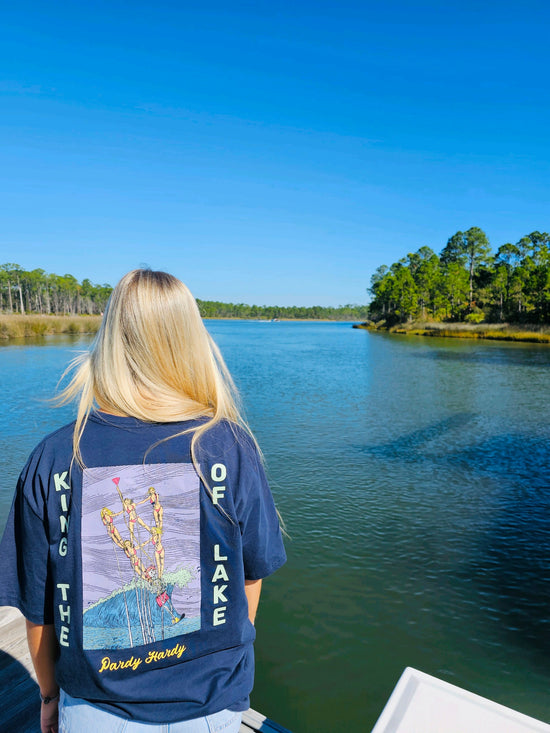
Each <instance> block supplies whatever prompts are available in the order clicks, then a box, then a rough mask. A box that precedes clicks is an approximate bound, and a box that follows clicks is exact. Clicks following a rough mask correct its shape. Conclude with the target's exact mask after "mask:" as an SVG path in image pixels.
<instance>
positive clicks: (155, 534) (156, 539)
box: [151, 527, 164, 578]
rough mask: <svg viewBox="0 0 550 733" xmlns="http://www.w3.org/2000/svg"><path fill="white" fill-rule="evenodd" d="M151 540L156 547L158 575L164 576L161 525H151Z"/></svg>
mask: <svg viewBox="0 0 550 733" xmlns="http://www.w3.org/2000/svg"><path fill="white" fill-rule="evenodd" d="M151 542H152V544H153V547H154V548H155V563H156V566H157V575H158V577H159V578H162V575H163V573H164V547H163V545H162V529H160V528H159V527H151Z"/></svg>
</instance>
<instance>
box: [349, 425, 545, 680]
mask: <svg viewBox="0 0 550 733" xmlns="http://www.w3.org/2000/svg"><path fill="white" fill-rule="evenodd" d="M475 418H476V416H475V415H473V414H470V413H464V414H459V415H455V416H452V417H450V418H447V419H445V420H441V421H437V422H434V423H432V424H431V425H428V426H427V427H424V428H422V429H420V430H416V431H413V432H410V433H406V434H404V435H401V436H399V437H398V438H396V439H395V440H392V441H390V442H388V443H385V444H382V445H375V446H361V447H359V448H358V449H359V450H360V451H361V452H362V453H364V454H368V455H370V456H372V457H374V458H376V459H381V460H383V461H384V464H386V465H387V464H388V463H389V462H398V463H407V464H414V463H417V464H419V466H420V465H421V466H424V467H425V465H426V464H429V465H430V468H431V467H432V466H433V474H434V476H444V477H447V476H451V475H452V476H453V480H454V481H455V482H457V480H458V483H455V489H456V494H457V496H454V497H453V498H452V499H449V504H448V506H446V507H445V506H443V505H442V504H440V505H439V506H440V507H442V509H441V510H440V511H443V510H444V511H446V512H447V514H448V513H449V512H450V523H449V524H450V526H449V527H448V529H447V530H446V531H447V533H448V534H447V539H448V541H449V545H450V547H451V546H453V543H457V544H458V543H461V546H460V549H459V551H458V555H457V557H456V558H455V562H456V566H455V572H456V575H455V578H456V580H457V581H458V582H459V583H463V584H464V587H465V588H467V589H468V593H471V592H472V590H474V589H475V592H474V594H473V596H474V597H475V599H476V602H477V603H478V606H479V609H480V613H481V618H482V624H487V625H488V626H490V625H493V627H494V625H495V624H497V625H498V632H499V634H504V635H506V636H509V637H510V640H511V642H512V643H513V644H514V645H516V646H517V647H520V648H523V649H524V650H525V651H528V652H529V653H530V655H531V656H532V658H533V660H534V661H536V663H537V665H539V664H540V665H541V667H542V666H544V667H546V666H547V660H548V654H550V614H549V612H548V599H549V598H550V488H549V476H550V444H549V443H548V442H547V441H546V440H545V439H543V438H540V439H539V438H536V437H532V436H525V435H522V434H521V433H512V432H510V433H504V434H500V435H496V436H494V437H491V438H489V439H486V440H480V441H479V442H478V443H475V444H469V445H467V446H463V447H460V448H459V449H456V450H450V451H449V452H444V453H439V452H434V451H433V448H432V447H430V446H428V445H427V443H428V442H429V441H432V440H433V439H434V438H440V439H443V440H444V434H445V433H446V432H448V431H450V430H455V429H457V428H458V429H464V428H465V427H467V426H469V425H471V423H472V421H473V420H474V419H475ZM457 477H458V478H457ZM413 480H414V479H413ZM461 485H462V486H463V487H464V490H463V491H462V492H461V488H460V487H461ZM440 488H441V495H442V497H443V495H445V491H446V489H447V488H448V487H447V486H446V485H445V486H444V485H443V484H442V485H441V486H440ZM472 500H473V501H475V502H479V505H480V513H479V516H475V515H474V516H473V518H472V520H471V526H469V527H468V530H469V532H471V534H470V533H469V534H468V540H467V543H465V541H464V538H457V533H460V529H454V528H453V527H452V526H451V525H452V523H453V522H452V512H453V510H454V509H455V508H456V509H458V510H459V511H460V510H461V509H463V507H464V505H465V504H466V503H467V502H469V501H472ZM419 501H420V502H422V496H420V497H419ZM426 501H429V498H428V497H427V496H426ZM442 501H445V499H443V498H442ZM447 518H448V519H449V516H447ZM453 533H455V534H454V535H453ZM460 553H462V554H460ZM445 582H446V580H445V579H444V578H442V579H441V584H442V585H443V584H444V583H445ZM441 590H442V591H444V590H448V589H445V588H442V589H441Z"/></svg>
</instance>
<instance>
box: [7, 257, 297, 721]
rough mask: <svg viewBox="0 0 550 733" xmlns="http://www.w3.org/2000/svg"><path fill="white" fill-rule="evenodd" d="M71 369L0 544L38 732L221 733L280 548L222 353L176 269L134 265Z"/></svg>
mask: <svg viewBox="0 0 550 733" xmlns="http://www.w3.org/2000/svg"><path fill="white" fill-rule="evenodd" d="M72 369H73V376H72V379H71V381H70V383H69V385H68V386H67V387H66V388H65V390H64V391H63V392H62V394H61V399H62V402H66V401H68V400H71V399H77V400H78V411H77V417H76V420H75V421H74V422H73V423H71V424H70V425H67V426H65V427H63V428H61V429H60V430H58V431H57V432H55V433H53V434H51V435H50V436H48V437H47V438H45V439H44V440H43V441H42V442H41V443H40V444H39V445H38V446H37V448H36V449H35V450H34V451H33V453H32V455H31V456H30V458H29V460H28V462H27V464H26V466H25V468H24V469H23V471H22V473H21V476H20V479H19V482H18V487H17V491H16V495H15V498H14V504H13V507H12V510H11V513H10V516H9V519H8V523H7V526H6V530H5V534H4V538H3V540H2V546H1V550H0V551H1V553H2V557H3V558H4V563H3V582H2V587H1V589H0V604H4V605H13V606H16V607H17V608H19V609H20V610H21V611H22V613H23V615H24V616H25V618H26V619H27V630H28V641H29V647H30V651H31V656H32V659H33V663H34V666H35V670H36V674H37V678H38V682H39V686H40V695H41V697H42V708H41V730H42V733H55V732H56V731H57V730H58V726H59V731H60V732H61V733H73V732H75V733H88V732H92V731H93V733H97V731H102V733H104V732H108V731H127V733H133V732H134V731H135V733H138V731H139V732H143V733H144V732H145V731H150V733H154V732H155V731H157V730H158V731H160V730H163V731H168V730H169V731H172V733H199V732H202V731H214V730H223V731H224V733H235V732H236V731H238V729H239V725H240V719H241V714H242V711H243V710H245V709H247V707H248V706H249V694H250V691H251V689H252V682H253V647H252V644H253V641H254V638H255V631H254V626H253V623H254V618H255V614H256V609H257V606H258V601H259V596H260V589H261V582H262V578H264V577H266V576H267V575H269V574H270V573H272V572H273V571H275V570H276V569H277V568H278V567H280V566H281V565H282V564H283V563H284V562H285V552H284V547H283V543H282V539H281V533H280V529H279V523H278V519H277V513H276V509H275V507H274V504H273V500H272V497H271V494H270V491H269V488H268V486H267V483H266V479H265V474H264V471H263V467H262V461H261V457H260V454H259V451H258V449H257V446H256V443H255V440H254V438H253V437H252V436H251V434H250V432H249V430H248V429H247V428H246V425H245V424H244V423H243V420H242V418H241V416H240V414H239V410H238V408H237V405H236V401H235V389H234V386H233V383H232V380H231V377H230V375H229V373H228V371H227V368H226V366H225V364H224V362H223V359H222V357H221V355H220V353H219V351H218V349H217V347H216V345H215V344H214V342H213V341H212V339H211V338H210V336H209V335H208V333H207V331H206V329H205V328H204V325H203V323H202V320H201V318H200V315H199V312H198V309H197V306H196V303H195V301H194V299H193V297H192V295H191V293H190V292H189V291H188V290H187V288H186V287H185V285H183V283H181V282H180V281H179V280H177V279H176V278H174V277H172V276H171V275H168V274H167V273H163V272H152V271H150V270H134V271H132V272H130V273H128V274H127V275H126V276H125V277H123V278H122V280H121V281H120V282H119V284H118V285H117V286H116V288H115V289H114V291H113V293H112V295H111V298H110V300H109V304H108V306H107V309H106V311H105V315H104V318H103V322H102V324H101V328H100V330H99V332H98V335H97V337H96V339H95V341H94V344H93V346H92V348H91V350H90V352H89V353H86V354H84V355H83V356H81V357H79V358H78V359H77V360H75V362H73V364H72ZM119 484H120V485H119ZM151 487H154V492H151ZM123 491H124V495H123V493H122V492H123ZM153 493H154V497H153ZM128 496H132V497H133V498H132V501H131V506H129V505H128V500H127V498H126V497H128ZM106 527H107V531H106ZM159 530H160V531H159ZM161 534H162V543H161V542H160V536H161ZM159 548H161V550H162V562H159V558H158V557H157V555H158V553H159ZM130 550H131V551H130ZM128 557H130V559H131V562H130V563H129V562H128Z"/></svg>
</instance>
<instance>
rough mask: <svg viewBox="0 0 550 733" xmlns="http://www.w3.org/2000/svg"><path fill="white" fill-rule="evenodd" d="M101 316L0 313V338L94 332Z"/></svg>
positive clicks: (97, 327)
mask: <svg viewBox="0 0 550 733" xmlns="http://www.w3.org/2000/svg"><path fill="white" fill-rule="evenodd" d="M100 323H101V316H41V315H32V314H31V315H28V316H27V315H25V316H22V315H15V314H14V315H10V314H0V339H3V340H8V339H20V338H36V337H37V336H50V335H52V334H59V333H67V334H78V333H96V332H97V330H98V329H99V324H100Z"/></svg>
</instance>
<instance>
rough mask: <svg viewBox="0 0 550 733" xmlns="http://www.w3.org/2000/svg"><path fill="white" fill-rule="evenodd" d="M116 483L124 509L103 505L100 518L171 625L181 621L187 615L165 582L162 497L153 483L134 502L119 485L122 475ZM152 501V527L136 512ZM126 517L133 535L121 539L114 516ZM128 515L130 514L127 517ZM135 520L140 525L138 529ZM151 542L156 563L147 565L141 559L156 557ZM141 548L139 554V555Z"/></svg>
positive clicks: (116, 479) (125, 520)
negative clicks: (143, 535) (178, 607)
mask: <svg viewBox="0 0 550 733" xmlns="http://www.w3.org/2000/svg"><path fill="white" fill-rule="evenodd" d="M112 481H113V483H114V484H115V486H116V487H117V491H118V494H119V498H120V501H121V503H122V509H121V510H120V511H119V512H113V511H112V510H111V509H109V508H108V507H103V509H102V510H101V512H100V516H101V521H102V522H103V524H104V526H105V528H106V529H107V532H108V534H109V536H110V538H111V540H112V541H113V543H114V544H115V545H116V546H117V547H119V548H120V549H121V550H123V551H124V553H125V555H126V557H127V558H128V559H129V560H130V563H131V565H132V569H133V571H134V573H135V575H136V576H137V577H139V578H140V579H141V580H143V581H145V582H146V584H147V585H146V587H148V589H149V591H150V592H151V593H153V594H154V596H155V600H156V603H157V605H158V607H159V608H160V609H162V611H166V612H167V613H169V614H170V616H171V617H172V624H176V623H178V621H180V620H181V619H182V618H183V617H184V616H185V614H184V613H178V612H177V611H176V610H175V609H174V607H173V605H172V599H171V597H170V594H169V593H168V590H167V585H166V583H165V582H164V579H163V575H164V559H165V549H164V546H163V544H162V533H163V529H162V525H163V515H164V508H163V506H162V504H161V502H160V497H159V495H158V493H157V491H156V490H155V489H154V488H153V487H152V486H151V487H150V488H149V490H148V492H147V496H146V497H145V498H144V499H142V500H141V501H138V502H135V501H134V500H133V499H131V498H128V497H123V496H122V492H121V490H120V487H119V482H120V478H114V479H112ZM147 502H149V503H150V504H152V505H153V507H152V509H153V521H154V526H149V525H148V524H146V522H144V520H143V519H142V518H141V517H140V516H139V515H138V513H137V506H139V505H140V504H145V503H147ZM121 514H122V515H123V517H124V524H125V525H126V527H127V529H128V531H129V534H130V538H129V539H125V540H124V539H122V536H121V534H120V532H119V530H118V529H117V527H116V526H115V524H114V518H115V517H118V516H120V515H121ZM126 515H127V516H126ZM136 523H137V524H138V527H137V528H136ZM139 526H141V527H143V529H144V530H145V531H146V532H147V535H148V536H147V539H146V540H145V541H144V542H139V541H138V540H137V534H138V531H139ZM149 543H151V545H152V546H153V548H154V564H150V565H149V566H148V567H147V566H146V565H145V563H144V562H143V560H142V557H143V556H145V557H146V558H147V559H148V560H153V558H151V556H150V555H149V554H148V553H147V551H146V550H145V549H144V548H145V547H146V545H148V544H149ZM138 551H140V552H139V554H138Z"/></svg>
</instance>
